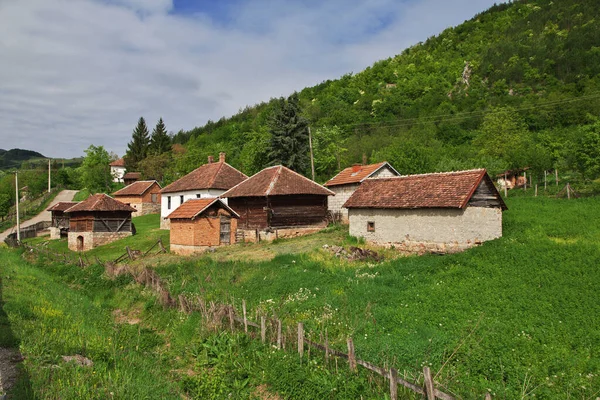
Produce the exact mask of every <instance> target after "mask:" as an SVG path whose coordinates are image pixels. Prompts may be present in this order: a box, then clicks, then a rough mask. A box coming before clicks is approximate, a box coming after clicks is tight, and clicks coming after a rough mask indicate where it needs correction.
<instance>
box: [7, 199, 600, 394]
mask: <svg viewBox="0 0 600 400" xmlns="http://www.w3.org/2000/svg"><path fill="white" fill-rule="evenodd" d="M508 206H509V210H508V211H507V212H506V213H505V214H504V237H503V238H501V239H499V240H495V241H492V242H488V243H485V244H484V245H483V246H481V247H478V248H475V249H472V250H469V251H467V252H464V253H461V254H455V255H447V256H435V255H430V256H422V257H400V258H398V257H390V256H391V255H392V254H391V253H389V252H384V254H385V255H386V256H387V257H388V260H387V261H384V262H382V263H372V262H371V263H367V262H346V261H341V260H338V259H337V258H335V257H333V256H332V255H331V254H329V253H328V252H326V251H325V250H323V249H321V246H322V245H323V244H330V245H331V244H344V243H346V244H349V243H350V242H351V238H347V237H346V233H345V231H344V230H343V229H340V228H332V229H329V230H328V231H326V232H324V233H320V234H317V235H313V236H311V237H305V238H297V239H290V240H281V241H278V242H277V243H273V244H259V245H238V246H232V247H230V248H223V249H219V250H217V251H216V252H215V253H212V254H209V255H204V256H199V257H193V258H180V257H175V256H172V255H168V256H157V257H154V258H151V259H147V260H145V261H142V262H146V263H149V264H150V265H153V266H154V268H156V270H157V272H158V273H159V275H160V276H161V277H162V278H163V279H164V280H165V281H166V282H167V283H168V284H169V289H170V291H171V293H172V294H173V295H175V296H177V295H178V294H185V295H188V296H195V295H201V296H202V297H203V298H205V299H207V300H214V301H220V302H231V301H232V299H233V301H234V303H235V304H236V306H238V308H239V305H240V303H241V300H242V299H245V300H246V301H247V303H248V307H249V309H250V310H251V312H250V315H251V316H254V315H255V311H256V310H261V311H262V312H266V313H268V314H272V313H276V314H277V315H278V316H279V317H281V318H282V319H283V320H284V324H286V325H292V324H293V323H296V322H298V321H302V322H304V323H305V327H306V330H307V331H308V332H311V334H312V335H313V336H312V337H313V339H318V334H319V333H320V332H322V331H323V330H324V329H325V328H326V329H327V330H328V332H329V337H330V341H331V342H332V344H333V345H334V347H337V348H339V349H340V350H344V344H345V338H346V336H348V335H351V336H352V337H353V338H354V342H355V347H356V353H357V356H358V357H359V358H362V359H365V360H367V361H372V362H375V363H377V364H379V365H383V364H387V365H390V366H395V367H396V368H398V369H399V370H400V371H406V372H407V373H408V375H409V376H410V375H414V377H415V378H418V374H419V372H420V371H421V370H422V366H423V365H430V366H431V369H432V371H433V373H434V375H437V377H436V381H438V382H439V383H440V384H441V385H443V386H444V387H446V391H451V392H453V393H456V394H458V395H460V396H461V397H462V398H482V397H483V394H484V393H485V392H486V391H488V390H489V391H490V392H492V393H493V394H494V397H496V398H506V399H513V398H545V399H554V398H595V397H596V396H598V393H600V378H599V377H598V371H600V357H599V354H598V349H600V330H599V329H598V327H599V326H600V303H598V301H597V290H598V287H600V271H598V268H597V264H598V260H600V227H599V226H598V223H597V221H598V217H599V214H600V199H597V198H585V199H577V200H571V201H567V200H561V199H551V198H542V197H539V198H532V197H524V196H514V197H512V198H509V199H508ZM134 222H135V224H136V226H137V228H138V232H139V235H136V236H134V237H131V238H128V239H125V240H123V241H120V242H117V243H114V244H112V245H109V246H105V247H103V248H98V249H94V250H93V251H91V252H90V253H91V254H92V255H97V256H98V257H100V258H101V259H103V260H104V259H112V258H116V257H117V256H118V255H120V254H122V252H123V249H124V247H125V246H127V245H129V246H130V247H132V248H136V249H140V250H145V249H147V248H148V247H149V246H150V245H151V244H153V242H155V241H156V240H157V238H158V237H163V240H166V239H167V238H168V233H167V232H165V231H159V230H158V229H157V228H156V227H158V218H157V216H146V217H142V218H138V219H136V220H135V221H134ZM36 241H37V242H38V243H39V241H40V239H36ZM165 243H166V241H165ZM49 246H51V247H52V248H54V249H56V250H63V251H64V250H65V249H66V243H65V242H64V241H59V242H54V243H52V244H50V245H49ZM61 246H62V247H61ZM0 251H3V252H7V254H9V251H8V250H0ZM290 253H291V254H290ZM10 254H11V255H10V259H11V260H13V261H11V262H12V263H13V264H10V263H9V264H8V265H9V267H1V268H0V271H1V275H0V276H2V277H3V282H4V289H3V290H4V292H5V293H4V301H5V303H6V304H5V305H4V309H5V311H6V314H7V316H8V321H10V323H11V327H12V331H13V332H14V336H15V337H16V338H17V340H18V341H19V342H20V345H21V349H22V351H23V352H24V353H25V354H32V355H35V354H38V353H43V351H42V349H41V348H39V347H36V346H37V345H35V344H32V347H31V348H29V347H28V345H27V340H28V339H27V338H28V336H30V335H31V333H32V332H34V333H35V334H36V337H40V336H41V337H49V339H44V341H45V342H44V343H46V344H45V345H44V348H48V349H49V350H46V353H45V355H43V356H39V358H36V357H37V356H36V357H33V356H32V357H31V361H30V358H27V359H26V362H25V364H26V366H27V372H28V375H29V379H30V381H31V386H32V390H33V391H34V392H35V393H41V392H40V390H42V389H41V388H42V387H44V388H46V387H48V385H49V389H44V390H49V391H51V390H56V391H57V392H56V393H58V390H59V389H58V387H56V388H54V386H53V385H55V380H54V379H53V378H52V377H51V376H50V375H48V374H50V373H48V372H46V369H44V368H48V363H56V362H57V357H58V355H59V354H60V355H65V354H62V353H65V352H69V351H70V352H75V351H79V352H81V351H82V350H81V349H82V347H81V346H82V344H83V343H87V342H86V340H87V339H86V340H83V339H82V336H84V337H86V338H88V337H94V335H96V337H98V338H100V337H101V338H104V339H102V340H107V338H108V337H111V332H114V330H115V329H117V331H118V330H120V329H121V328H115V326H117V327H120V326H122V325H121V324H116V325H115V318H114V314H113V313H114V312H115V311H114V310H115V309H118V310H120V311H119V312H121V313H123V314H124V315H125V316H126V318H130V319H131V318H133V319H139V320H141V321H142V322H141V323H140V324H139V325H133V327H134V328H127V329H125V330H127V331H128V332H129V330H131V329H133V331H134V332H129V333H128V334H127V335H129V336H127V335H125V337H124V338H123V339H122V340H123V342H122V345H123V347H124V349H129V350H128V351H127V352H124V353H123V354H121V353H119V354H116V355H113V358H114V360H117V361H116V362H115V361H114V360H113V364H110V362H109V361H107V364H106V365H107V366H106V367H104V368H105V369H103V370H99V371H98V372H97V373H100V375H102V377H103V378H102V381H101V382H100V383H98V384H99V385H101V386H102V387H111V388H113V387H114V386H110V385H111V383H110V382H111V381H110V379H112V378H110V379H109V378H108V377H112V376H115V375H114V374H115V373H116V372H115V371H113V370H112V369H111V368H112V367H114V365H115V363H116V364H117V365H119V364H124V365H127V363H129V365H130V366H132V368H134V369H139V368H150V369H151V370H152V371H145V372H144V373H142V372H141V371H140V372H139V374H140V376H138V375H136V374H137V373H136V374H134V373H133V372H132V374H133V375H131V376H130V378H128V379H130V382H131V386H130V388H131V389H130V390H133V391H132V392H128V393H147V392H144V391H143V389H142V388H141V387H140V388H138V385H139V386H143V387H145V386H146V384H145V383H144V382H145V379H150V378H147V377H146V375H144V374H151V373H153V374H158V375H159V376H160V379H164V380H165V381H166V382H168V383H164V384H161V388H163V389H164V390H168V392H161V393H165V395H167V394H168V395H169V396H177V394H176V393H187V395H189V396H191V397H195V398H210V397H213V398H219V397H220V396H224V394H227V393H239V394H240V395H239V397H242V398H253V397H261V396H258V395H257V393H258V392H260V390H262V388H263V386H262V385H266V389H265V390H266V391H267V392H275V393H279V394H281V395H282V396H284V397H292V398H322V397H327V398H357V397H360V395H361V394H363V395H364V397H365V398H381V397H383V395H384V393H386V391H387V390H386V387H385V382H382V381H380V380H371V379H369V378H368V374H365V373H361V374H359V376H357V377H352V378H350V377H348V376H346V375H345V374H347V371H346V370H345V369H344V368H341V369H340V371H341V374H340V375H336V374H335V373H331V372H330V371H331V370H328V369H326V368H324V367H323V365H322V363H320V361H319V360H318V359H320V356H313V359H311V363H312V362H314V364H311V365H308V366H307V365H299V363H298V362H297V359H296V362H291V361H290V360H289V359H288V360H286V359H285V358H284V356H285V353H279V352H272V351H269V349H268V348H264V347H262V346H260V345H258V344H257V343H256V342H254V341H249V340H247V339H245V338H244V337H243V336H238V335H217V334H213V333H210V332H204V331H203V330H202V329H201V327H200V321H199V317H198V315H196V314H192V315H191V316H189V317H187V316H183V315H181V314H179V313H177V312H176V311H173V310H170V311H164V310H162V308H161V307H158V306H157V305H156V299H154V296H153V295H152V294H151V293H149V292H147V291H146V290H142V289H140V287H139V286H136V285H134V284H132V283H131V282H130V280H128V279H125V278H119V279H118V280H116V281H109V280H107V279H105V278H103V277H102V271H101V269H100V268H96V267H89V268H87V269H84V270H81V269H79V268H77V267H63V266H57V265H49V264H38V265H28V264H24V261H23V260H22V259H21V258H20V257H19V256H18V255H15V254H16V253H15V252H14V251H10ZM137 263H140V262H137ZM21 264H24V265H25V266H22V267H19V268H17V265H21ZM10 265H13V267H10ZM11 268H12V269H11ZM32 277H35V278H32ZM46 281H47V282H48V283H46V284H45V286H41V285H42V284H41V283H40V282H46ZM39 287H44V288H52V290H49V289H44V290H42V289H40V288H39ZM25 293H27V295H26V294H25ZM29 293H35V294H36V295H35V296H29V295H28V294H29ZM46 293H47V294H46ZM32 297H33V299H32ZM77 299H79V300H77ZM38 301H39V302H42V303H40V304H36V303H37V302H38ZM44 302H47V304H46V303H44ZM36 307H37V308H36ZM40 307H41V308H40ZM44 307H46V308H48V309H51V310H62V313H63V314H56V313H55V312H54V311H52V312H49V315H50V316H52V315H54V317H53V318H54V319H52V318H50V317H46V316H44V315H43V314H44V312H42V311H39V313H41V314H39V315H38V314H37V313H38V311H35V310H43V309H44ZM77 307H81V310H84V309H85V310H93V312H86V313H83V312H82V311H77ZM90 307H91V308H90ZM32 310H34V311H32ZM79 312H81V314H78V313H79ZM32 313H33V314H34V317H32V316H30V314H32ZM55 314H56V315H55ZM71 314H73V315H75V316H77V315H79V317H76V318H73V317H71ZM65 315H69V318H66V317H65ZM96 316H98V317H97V318H98V320H96ZM48 318H50V319H48ZM77 318H79V319H77ZM71 319H72V320H74V321H80V322H77V323H75V324H70V323H68V321H69V320H71ZM28 324H30V325H31V326H30V325H28ZM54 325H56V326H58V327H59V328H55V327H53V326H54ZM73 325H74V326H75V327H73ZM88 325H89V327H88ZM138 326H142V327H144V328H145V329H147V330H148V333H147V335H148V338H149V339H148V340H149V342H151V343H152V346H154V347H152V346H150V347H148V348H147V349H146V350H145V353H143V354H144V355H145V356H146V357H149V359H150V360H151V361H152V366H148V364H144V363H143V362H142V360H141V358H143V357H141V356H140V354H139V353H140V352H139V351H137V350H136V351H133V350H131V349H132V348H134V342H135V341H136V332H137V329H138V328H137V327H138ZM51 327H52V328H51ZM53 329H58V330H59V331H60V332H61V333H60V334H58V333H57V334H56V336H53V333H52V332H53ZM77 329H79V331H78V330H77ZM80 331H81V332H86V333H83V334H82V333H81V332H80ZM88 331H89V332H90V333H87V332H88ZM90 340H91V339H90ZM113 340H114V339H113ZM119 340H121V339H119ZM97 341H101V340H100V339H97ZM161 341H162V342H161ZM157 343H158V344H157ZM161 343H162V344H161ZM78 344H79V347H77V345H78ZM90 347H93V346H89V345H86V347H85V349H86V351H88V350H87V349H88V348H90ZM97 348H98V349H101V348H102V346H100V345H98V346H97ZM67 350H69V351H67ZM104 351H105V350H104ZM86 354H93V355H94V356H95V357H100V355H101V354H103V353H102V352H101V351H99V352H98V353H86ZM109 355H110V354H109ZM128 356H129V357H130V358H127V357H128ZM106 357H108V356H106V355H105V358H106ZM153 357H158V359H156V358H153ZM288 357H289V356H288ZM90 358H92V359H94V357H90ZM165 358H167V359H169V360H170V361H169V362H166V363H165V364H164V365H163V364H161V362H160V361H161V360H162V361H164V359H165ZM100 359H102V357H100ZM125 360H127V361H125ZM95 368H96V367H94V369H95ZM174 370H177V371H186V372H185V373H178V372H173V371H174ZM168 371H170V372H168ZM257 371H259V372H260V373H258V372H257ZM81 373H84V374H85V373H86V372H81ZM90 373H91V372H90ZM69 374H75V375H76V376H80V375H79V374H80V372H65V375H64V376H63V377H62V380H61V381H69V382H74V383H72V385H73V387H76V388H78V389H73V390H79V391H81V393H88V392H85V391H86V390H88V391H91V389H90V387H89V385H88V384H87V383H85V382H84V381H83V380H80V378H76V377H74V378H68V375H69ZM107 376H108V377H107ZM150 376H153V375H150ZM69 379H71V380H69ZM342 380H343V381H344V382H348V383H347V386H344V385H342V384H341V382H342ZM157 382H163V381H161V380H158V381H157ZM173 382H175V383H177V384H176V385H175V386H173ZM57 385H58V384H57ZM342 387H343V389H342ZM257 388H261V389H260V390H259V391H258V392H257V390H258V389H257ZM111 390H112V389H111ZM136 390H139V392H138V391H136ZM52 393H54V392H52ZM120 393H123V392H120ZM404 395H405V396H408V393H404ZM50 398H52V396H50ZM62 398H76V396H75V394H73V395H72V396H71V397H69V396H65V397H62Z"/></svg>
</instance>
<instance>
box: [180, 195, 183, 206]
mask: <svg viewBox="0 0 600 400" xmlns="http://www.w3.org/2000/svg"><path fill="white" fill-rule="evenodd" d="M179 204H180V205H181V204H183V195H181V196H179Z"/></svg>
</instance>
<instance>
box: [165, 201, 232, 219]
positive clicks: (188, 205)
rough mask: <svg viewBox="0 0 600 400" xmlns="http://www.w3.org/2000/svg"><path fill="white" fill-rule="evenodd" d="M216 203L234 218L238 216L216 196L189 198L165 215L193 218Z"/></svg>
mask: <svg viewBox="0 0 600 400" xmlns="http://www.w3.org/2000/svg"><path fill="white" fill-rule="evenodd" d="M215 203H217V204H218V205H219V206H221V207H222V208H224V209H226V210H227V211H229V212H230V213H231V215H232V216H234V217H235V218H239V217H240V216H239V215H238V214H237V213H236V212H235V211H233V210H232V209H231V208H230V207H229V206H227V204H225V203H224V202H223V201H221V200H220V199H217V198H212V199H191V200H188V201H186V202H185V203H183V204H182V205H180V206H179V207H177V208H176V209H175V210H173V212H172V213H171V214H169V215H168V216H167V218H170V219H171V218H178V219H194V218H196V217H197V216H199V215H200V214H202V212H204V210H206V209H208V208H209V207H210V206H212V205H213V204H215Z"/></svg>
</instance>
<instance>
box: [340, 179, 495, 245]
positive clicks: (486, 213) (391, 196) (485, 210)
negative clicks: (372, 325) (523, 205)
mask: <svg viewBox="0 0 600 400" xmlns="http://www.w3.org/2000/svg"><path fill="white" fill-rule="evenodd" d="M344 207H346V208H348V210H349V219H350V234H351V235H353V236H357V237H364V238H365V239H366V240H367V241H368V242H371V243H375V244H378V245H383V246H394V247H397V248H400V249H401V250H406V251H409V252H416V253H423V252H428V251H433V252H442V253H444V252H453V251H460V250H464V249H466V248H469V247H471V246H474V245H477V244H480V243H481V242H484V241H486V240H491V239H495V238H499V237H501V236H502V211H503V210H506V205H505V204H504V201H503V200H502V197H501V196H500V194H499V193H498V191H497V190H496V187H495V186H494V184H493V182H492V180H491V179H490V177H489V176H488V174H487V172H486V170H485V169H477V170H469V171H459V172H446V173H435V174H423V175H409V176H402V177H395V178H382V179H368V180H365V181H364V182H363V183H362V185H361V186H360V187H359V188H358V189H357V190H356V192H354V194H353V195H352V196H351V197H350V199H348V201H347V202H346V203H345V205H344Z"/></svg>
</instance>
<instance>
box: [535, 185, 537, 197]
mask: <svg viewBox="0 0 600 400" xmlns="http://www.w3.org/2000/svg"><path fill="white" fill-rule="evenodd" d="M535 197H537V183H536V184H535Z"/></svg>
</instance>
